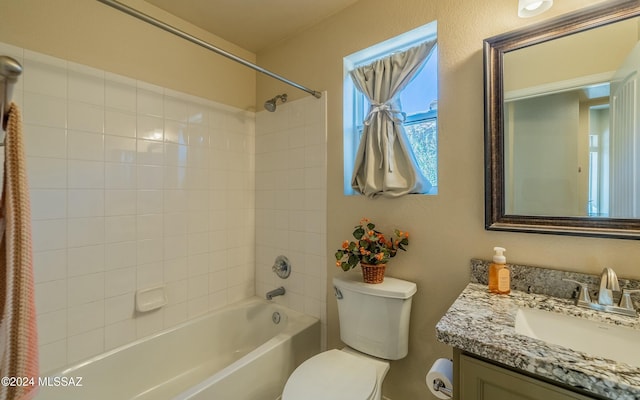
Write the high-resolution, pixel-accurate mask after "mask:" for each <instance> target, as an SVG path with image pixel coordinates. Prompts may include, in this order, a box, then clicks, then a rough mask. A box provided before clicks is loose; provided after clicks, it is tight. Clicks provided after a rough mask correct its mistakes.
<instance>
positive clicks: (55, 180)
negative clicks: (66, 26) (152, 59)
mask: <svg viewBox="0 0 640 400" xmlns="http://www.w3.org/2000/svg"><path fill="white" fill-rule="evenodd" d="M0 54H6V55H10V56H12V57H14V58H16V59H18V60H19V61H20V62H21V63H22V64H23V66H24V73H23V75H22V77H21V79H20V80H19V82H18V84H17V85H16V88H15V93H14V100H15V101H16V102H17V103H18V104H19V105H20V106H21V107H22V111H23V119H24V132H25V136H26V153H27V165H28V173H29V182H30V190H31V195H32V219H33V244H34V269H35V282H36V307H37V313H38V324H39V341H40V358H41V360H40V361H41V370H42V371H48V370H51V369H54V368H59V367H63V366H65V365H68V364H71V363H73V362H76V361H79V360H81V359H84V358H87V357H90V356H92V355H95V354H98V353H101V352H103V351H105V350H109V349H111V348H114V347H116V346H119V345H122V344H125V343H127V342H131V341H133V340H135V339H136V338H139V337H141V336H145V335H148V334H151V333H154V332H157V331H158V330H161V329H164V328H167V327H170V326H173V325H175V324H178V323H180V322H182V321H185V320H187V319H189V318H193V317H196V316H198V315H200V314H202V313H205V312H207V311H209V310H212V309H216V308H219V307H222V306H224V305H226V304H227V303H229V302H233V301H237V300H240V299H243V298H246V297H249V296H253V295H254V293H255V268H254V265H255V221H254V220H255V211H254V210H255V190H254V185H255V170H254V157H255V155H254V142H255V140H254V138H255V136H254V124H255V118H254V114H253V113H246V112H244V111H242V110H238V109H232V108H230V107H226V106H222V105H219V104H215V103H212V102H208V101H205V100H202V99H198V98H194V97H191V96H187V95H184V94H182V93H178V92H174V91H170V90H167V89H163V88H160V87H157V86H153V85H150V84H147V83H144V82H139V81H134V80H131V79H128V78H125V77H122V76H117V75H114V74H111V73H108V72H104V71H100V70H96V69H93V68H88V67H85V66H82V65H78V64H73V63H70V62H67V61H65V60H60V59H55V58H52V57H48V56H45V55H42V54H38V53H34V52H31V51H28V50H23V49H20V48H17V47H14V46H11V45H6V44H2V43H0ZM158 283H164V284H165V285H166V287H167V292H168V299H169V304H168V305H167V307H165V308H163V309H161V310H158V311H155V312H152V313H148V314H144V315H137V314H136V313H135V312H134V292H135V290H136V289H137V288H144V287H147V286H150V285H155V284H158ZM318 301H319V300H318ZM315 313H316V314H318V312H317V311H316V312H315Z"/></svg>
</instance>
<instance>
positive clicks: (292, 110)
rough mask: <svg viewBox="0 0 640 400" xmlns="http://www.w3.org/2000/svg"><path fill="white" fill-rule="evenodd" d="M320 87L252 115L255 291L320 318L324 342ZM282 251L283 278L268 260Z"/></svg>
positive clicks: (323, 136)
mask: <svg viewBox="0 0 640 400" xmlns="http://www.w3.org/2000/svg"><path fill="white" fill-rule="evenodd" d="M326 131H327V130H326V93H325V94H324V96H323V97H322V98H321V99H316V98H313V97H307V98H304V99H302V100H298V101H294V102H290V103H286V104H283V105H278V108H277V110H276V112H274V113H270V112H268V111H261V112H258V113H257V114H256V291H257V293H256V294H257V295H259V296H263V295H264V293H266V292H267V291H269V290H272V289H275V288H276V287H279V286H284V287H285V289H286V290H287V293H286V295H285V296H282V297H276V298H275V301H277V302H280V303H283V304H285V305H287V306H289V307H291V308H294V309H297V310H299V311H302V312H305V313H307V314H310V315H313V316H315V317H317V318H320V319H321V322H322V332H323V348H326V303H327V298H326V280H327V243H326V231H327V209H326V197H327V196H326V189H327V179H326V163H327V161H326V159H327V156H326V155H327V133H326ZM280 254H283V255H285V256H287V258H289V260H290V261H291V264H292V273H291V276H290V277H289V278H288V279H287V280H281V279H279V278H278V277H277V276H276V275H275V274H274V273H273V272H272V271H271V267H272V265H273V263H274V261H275V258H276V257H277V256H278V255H280Z"/></svg>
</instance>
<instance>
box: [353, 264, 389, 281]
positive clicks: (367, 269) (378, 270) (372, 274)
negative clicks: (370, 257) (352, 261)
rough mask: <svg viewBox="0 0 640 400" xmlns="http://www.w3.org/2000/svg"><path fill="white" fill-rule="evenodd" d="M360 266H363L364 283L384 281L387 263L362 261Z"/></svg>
mask: <svg viewBox="0 0 640 400" xmlns="http://www.w3.org/2000/svg"><path fill="white" fill-rule="evenodd" d="M360 266H361V267H362V277H363V278H364V283H382V281H384V269H385V268H386V267H387V264H378V265H369V264H362V263H360Z"/></svg>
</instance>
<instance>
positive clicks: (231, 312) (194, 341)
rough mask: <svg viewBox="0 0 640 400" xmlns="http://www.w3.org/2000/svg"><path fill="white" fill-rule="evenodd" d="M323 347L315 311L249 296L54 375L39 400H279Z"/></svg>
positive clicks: (42, 387)
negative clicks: (274, 318)
mask: <svg viewBox="0 0 640 400" xmlns="http://www.w3.org/2000/svg"><path fill="white" fill-rule="evenodd" d="M276 311H277V312H278V313H279V314H280V317H281V320H280V323H278V324H275V323H274V322H273V321H272V315H273V313H274V312H276ZM319 351H320V323H319V321H318V320H317V319H316V318H313V317H310V316H307V315H304V314H301V313H298V312H295V311H293V310H290V309H288V308H284V307H281V306H279V305H277V304H275V303H270V302H267V301H265V300H262V299H259V298H252V299H249V300H246V301H243V302H241V303H238V304H234V305H231V306H229V307H226V308H224V309H221V310H219V311H216V312H214V313H211V314H208V315H205V316H203V317H201V318H198V319H195V320H193V321H189V322H187V323H184V324H182V325H180V326H177V327H176V328H172V329H170V330H167V331H163V332H160V333H158V334H156V335H153V336H150V337H147V338H143V339H141V340H138V341H136V342H134V343H131V344H129V345H126V346H123V347H120V348H117V349H114V350H112V351H110V352H108V353H105V354H102V355H99V356H97V357H94V358H92V359H89V360H87V361H85V362H82V363H80V364H78V365H75V366H73V367H71V368H67V369H65V370H63V371H58V372H56V373H53V374H50V375H49V376H50V378H49V381H50V384H49V385H47V386H41V388H40V393H39V395H38V396H37V397H36V399H37V400H103V399H104V400H129V399H136V400H152V399H153V400H160V399H162V400H169V399H174V400H187V399H189V400H205V399H207V400H213V399H215V400H227V399H229V400H254V399H255V400H258V399H260V400H275V399H276V398H278V397H279V396H280V394H281V393H282V390H283V388H284V384H285V382H286V380H287V378H288V376H289V375H290V374H291V372H293V370H294V369H295V368H296V367H297V366H298V365H299V364H300V363H301V362H302V361H304V360H306V359H307V358H309V357H311V356H313V355H315V354H317V353H318V352H319ZM61 377H64V378H61ZM76 378H81V380H80V384H81V385H82V386H81V387H78V386H71V385H68V384H70V383H73V384H77V383H78V379H76ZM56 379H57V380H58V385H57V386H56V381H55V380H56ZM65 380H66V381H65ZM64 385H67V386H66V387H64Z"/></svg>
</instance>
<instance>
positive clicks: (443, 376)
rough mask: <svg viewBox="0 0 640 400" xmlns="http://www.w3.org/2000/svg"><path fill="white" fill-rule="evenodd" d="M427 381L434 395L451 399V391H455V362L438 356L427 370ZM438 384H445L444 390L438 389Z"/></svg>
mask: <svg viewBox="0 0 640 400" xmlns="http://www.w3.org/2000/svg"><path fill="white" fill-rule="evenodd" d="M426 382H427V386H428V387H429V390H430V391H431V393H433V395H434V396H436V397H437V398H439V399H450V398H451V395H449V393H453V383H452V382H453V362H452V361H451V360H448V359H446V358H438V359H437V360H436V362H434V363H433V365H432V366H431V369H430V370H429V372H427V377H426ZM438 382H442V383H441V384H439V383H438ZM438 385H444V391H441V390H438Z"/></svg>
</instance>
